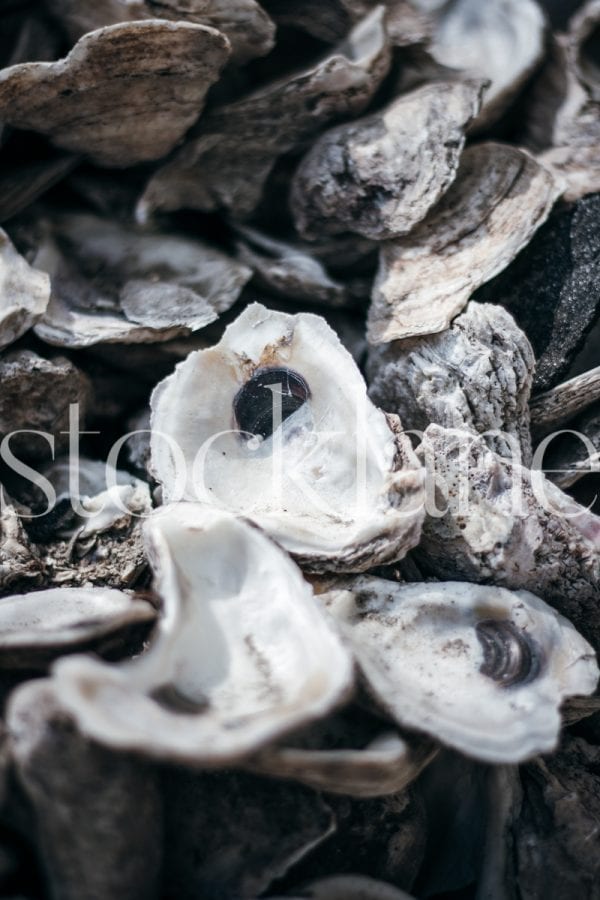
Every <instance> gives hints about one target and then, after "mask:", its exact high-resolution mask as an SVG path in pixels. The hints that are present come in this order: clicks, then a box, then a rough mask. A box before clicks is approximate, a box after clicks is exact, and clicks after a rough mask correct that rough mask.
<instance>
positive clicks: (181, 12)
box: [46, 0, 275, 64]
mask: <svg viewBox="0 0 600 900" xmlns="http://www.w3.org/2000/svg"><path fill="white" fill-rule="evenodd" d="M46 5H47V6H48V8H49V9H50V11H51V12H52V13H53V14H54V15H55V16H57V17H58V18H59V20H60V21H61V22H62V24H63V25H64V26H65V28H66V30H67V32H68V34H69V37H70V38H71V40H73V41H76V40H78V39H79V38H80V37H82V36H83V35H84V34H87V32H88V31H95V30H96V29H97V28H102V27H104V26H105V25H115V24H117V23H118V22H132V21H138V20H143V19H156V18H160V19H171V20H175V21H177V22H193V23H195V24H196V25H210V26H212V27H213V28H217V29H218V30H219V31H221V32H223V34H225V35H226V36H227V37H228V38H229V41H230V43H231V59H232V61H234V62H236V63H238V64H242V63H245V62H248V60H250V59H253V58H254V57H255V56H264V55H265V54H266V53H268V52H269V50H271V49H272V47H273V44H274V36H275V26H274V24H273V22H272V21H271V20H270V18H269V16H268V15H267V14H266V12H265V11H264V9H262V7H261V6H259V5H258V3H256V2H255V0H227V2H225V3H221V2H218V0H184V2H183V3H182V2H181V0H160V2H159V3H156V2H155V0H95V2H94V3H93V4H89V3H84V4H82V3H81V2H80V0H47V3H46Z"/></svg>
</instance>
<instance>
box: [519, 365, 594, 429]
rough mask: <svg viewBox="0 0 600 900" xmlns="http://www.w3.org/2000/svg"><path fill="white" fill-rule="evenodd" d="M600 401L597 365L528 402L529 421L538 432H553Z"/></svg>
mask: <svg viewBox="0 0 600 900" xmlns="http://www.w3.org/2000/svg"><path fill="white" fill-rule="evenodd" d="M598 401H600V366H596V367H595V368H594V369H590V370H589V371H587V372H581V373H579V374H578V375H574V376H573V378H569V380H568V381H564V382H562V383H561V384H557V385H556V387H554V388H551V389H550V390H549V391H544V393H543V394H538V395H537V396H536V397H535V398H534V399H533V400H532V403H531V421H532V424H533V427H534V428H535V429H536V431H537V432H538V433H544V432H548V431H552V429H554V428H557V427H558V426H560V425H563V424H564V423H565V422H568V421H569V419H573V418H574V417H575V416H576V415H578V414H579V413H581V412H583V410H585V409H586V408H587V407H588V406H591V405H592V404H593V403H597V402H598Z"/></svg>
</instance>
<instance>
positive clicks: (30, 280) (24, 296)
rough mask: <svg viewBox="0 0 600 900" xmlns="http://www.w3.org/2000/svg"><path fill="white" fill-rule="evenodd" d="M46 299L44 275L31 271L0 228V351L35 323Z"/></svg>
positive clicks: (35, 270) (46, 287) (48, 280)
mask: <svg viewBox="0 0 600 900" xmlns="http://www.w3.org/2000/svg"><path fill="white" fill-rule="evenodd" d="M49 299H50V279H49V278H48V276H47V275H46V273H45V272H39V271H38V270H37V269H34V268H32V267H31V266H30V265H29V264H28V263H27V262H26V260H25V259H24V258H23V257H22V256H20V255H19V254H18V253H17V251H16V250H15V248H14V246H13V245H12V243H11V241H10V239H9V237H8V235H7V234H6V232H5V231H3V230H2V229H1V228H0V350H2V349H3V348H4V347H7V346H8V345H9V344H12V342H13V341H16V340H17V338H19V337H21V335H22V334H24V333H25V332H26V331H27V329H28V328H31V326H32V325H33V324H34V322H37V320H38V319H39V318H40V316H41V315H42V314H43V313H44V311H45V309H46V307H47V305H48V300H49Z"/></svg>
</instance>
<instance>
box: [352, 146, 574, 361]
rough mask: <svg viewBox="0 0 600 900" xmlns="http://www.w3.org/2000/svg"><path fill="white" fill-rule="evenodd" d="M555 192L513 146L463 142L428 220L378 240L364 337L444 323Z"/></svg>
mask: <svg viewBox="0 0 600 900" xmlns="http://www.w3.org/2000/svg"><path fill="white" fill-rule="evenodd" d="M560 190H561V186H560V184H559V183H558V182H557V181H556V180H555V178H554V177H553V175H552V173H551V172H550V171H548V170H547V169H545V168H544V167H543V166H541V165H540V164H539V163H538V162H536V160H535V159H534V158H533V157H532V156H530V155H529V153H527V152H526V151H524V150H521V149H519V148H518V147H511V146H509V145H507V144H499V143H492V142H489V143H483V144H475V145H474V146H472V147H469V148H467V150H465V151H464V153H463V154H462V157H461V160H460V165H459V168H458V172H457V174H456V179H455V181H454V183H453V184H452V185H451V186H450V188H449V190H448V191H447V193H446V194H445V195H444V196H443V197H442V199H441V201H440V202H439V203H438V204H437V206H435V207H434V208H433V209H432V210H431V211H430V212H429V214H428V216H427V218H425V219H424V220H423V221H422V222H420V224H419V225H418V226H417V227H416V228H414V229H413V230H412V232H411V233H410V234H408V235H407V236H406V237H402V238H396V239H395V240H392V241H387V242H385V243H384V244H382V247H381V251H380V257H379V270H378V273H377V277H376V279H375V283H374V285H373V292H372V302H371V308H370V310H369V319H368V328H367V336H368V339H369V341H370V342H371V343H373V344H381V343H387V342H389V341H393V340H399V339H401V338H406V337H414V336H417V335H420V334H432V333H434V332H438V331H443V330H444V329H446V328H447V327H448V325H449V324H450V322H451V321H452V319H453V317H454V316H456V315H457V314H458V313H459V312H461V310H463V309H464V307H465V306H466V304H467V301H468V300H469V298H470V297H471V295H472V294H473V293H474V291H475V290H476V289H477V288H478V287H480V285H482V284H484V283H485V282H486V281H489V280H490V279H491V278H492V277H493V276H494V275H496V274H498V272H501V271H502V269H504V268H506V266H508V264H509V263H510V262H512V261H513V259H514V258H515V256H516V255H517V254H518V252H519V251H520V250H521V249H522V248H523V247H524V246H525V245H526V244H527V243H528V242H529V241H530V240H531V238H532V236H533V234H534V233H535V231H536V230H537V229H538V228H539V227H540V225H542V224H543V222H545V221H546V219H547V218H548V215H549V214H550V210H551V209H552V206H553V204H554V202H555V200H556V199H557V197H558V195H559V194H560Z"/></svg>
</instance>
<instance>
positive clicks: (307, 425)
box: [151, 303, 423, 571]
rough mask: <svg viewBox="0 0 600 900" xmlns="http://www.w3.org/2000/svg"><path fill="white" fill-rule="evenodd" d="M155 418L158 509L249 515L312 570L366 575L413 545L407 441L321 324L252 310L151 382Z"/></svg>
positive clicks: (417, 502) (412, 476)
mask: <svg viewBox="0 0 600 900" xmlns="http://www.w3.org/2000/svg"><path fill="white" fill-rule="evenodd" d="M206 383H210V384H211V385H214V389H213V390H212V391H211V393H210V395H208V394H205V393H203V391H202V386H203V385H204V384H206ZM278 385H279V387H278ZM270 388H272V390H271V389H270ZM278 397H280V398H281V403H280V404H279V401H278ZM274 398H275V400H274ZM152 409H153V414H152V429H153V433H152V437H151V454H152V462H151V467H152V470H153V473H154V475H155V476H156V478H157V480H158V481H159V482H160V483H161V484H162V491H163V496H164V498H165V500H166V501H170V500H173V499H185V500H195V501H201V502H202V503H205V504H209V505H211V506H215V507H220V508H224V509H229V510H231V511H233V512H236V513H238V514H240V515H244V516H247V517H248V518H250V519H251V520H252V521H253V522H255V523H256V524H258V525H259V526H260V527H261V528H263V529H264V530H265V531H266V532H267V533H268V534H270V535H271V537H273V538H274V539H275V540H276V541H277V542H278V543H280V544H281V545H282V546H283V547H284V548H285V549H286V550H288V551H289V552H290V553H292V555H294V556H295V557H296V558H297V559H298V560H299V562H300V564H301V565H302V566H303V567H306V568H307V569H308V570H310V571H324V570H328V569H330V570H338V571H359V570H362V569H366V568H368V567H370V566H373V565H376V564H378V563H380V562H381V563H382V562H384V561H391V560H396V559H399V558H400V557H402V556H403V555H404V554H405V553H406V552H407V550H409V549H410V548H411V547H413V546H414V545H415V544H416V543H417V541H418V539H419V529H420V523H421V519H422V515H423V512H422V509H421V500H422V472H421V470H419V469H418V468H417V466H416V463H415V457H414V454H413V451H412V449H411V446H410V442H409V440H408V438H407V437H406V436H404V435H402V434H401V433H400V432H399V425H398V422H397V420H392V419H387V418H386V416H385V415H384V414H383V413H382V412H381V411H380V410H377V409H376V408H375V407H374V406H373V405H372V404H371V402H370V401H369V400H368V398H367V396H366V387H365V384H364V382H363V380H362V376H361V375H360V372H359V371H358V368H357V367H356V364H355V363H354V361H353V360H352V358H351V357H350V355H349V353H348V352H347V351H346V350H344V348H343V347H342V346H341V344H340V343H339V340H338V338H337V337H336V335H335V333H334V332H333V331H332V330H331V329H330V328H329V326H328V325H327V324H326V323H325V321H324V320H323V319H321V318H320V317H318V316H313V315H311V314H299V315H297V316H290V315H286V314H285V313H280V312H275V311H271V310H267V309H266V308H265V307H264V306H261V305H260V304H257V303H254V304H251V305H250V306H248V307H247V308H246V310H245V311H244V312H243V313H242V314H241V315H240V316H239V317H238V318H237V319H236V321H235V322H234V323H233V324H231V325H230V326H229V327H228V328H227V330H226V331H225V334H224V336H223V338H222V340H221V342H220V343H219V344H217V345H216V346H215V347H213V348H211V349H209V350H201V351H198V352H196V353H192V354H190V355H189V356H188V358H187V359H186V360H185V361H184V362H183V363H181V364H180V365H179V366H177V368H176V370H175V372H174V373H173V375H171V376H169V377H168V378H166V379H165V380H164V381H162V382H161V383H160V384H159V385H158V387H157V388H156V389H155V391H154V394H153V397H152ZM252 434H253V435H255V437H254V438H251V435H252ZM261 437H262V438H263V439H262V440H261Z"/></svg>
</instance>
